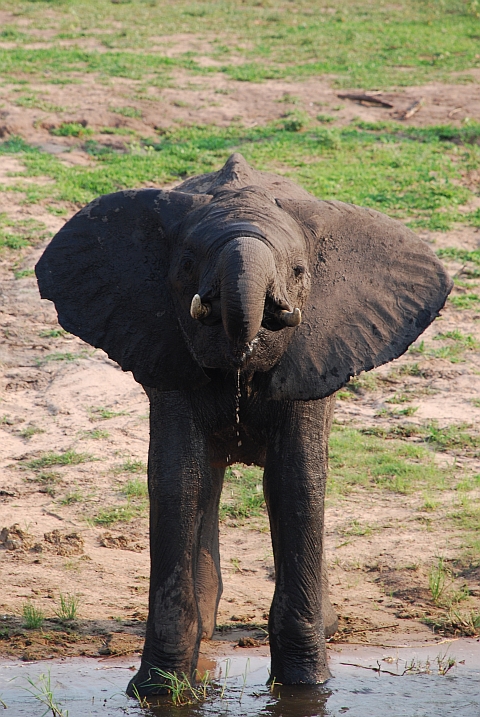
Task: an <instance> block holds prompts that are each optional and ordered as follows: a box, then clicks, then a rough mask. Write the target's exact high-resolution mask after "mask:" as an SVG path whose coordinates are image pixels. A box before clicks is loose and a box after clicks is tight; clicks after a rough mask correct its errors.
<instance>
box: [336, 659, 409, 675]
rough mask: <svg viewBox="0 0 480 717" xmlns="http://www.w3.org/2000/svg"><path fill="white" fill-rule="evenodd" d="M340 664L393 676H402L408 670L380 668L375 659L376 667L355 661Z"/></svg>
mask: <svg viewBox="0 0 480 717" xmlns="http://www.w3.org/2000/svg"><path fill="white" fill-rule="evenodd" d="M340 664H341V665H348V666H349V667H360V668H361V669H362V670H371V671H372V672H376V673H377V674H378V675H380V674H382V675H392V676H393V677H403V676H404V675H405V674H406V672H408V670H407V669H405V670H404V671H403V672H392V671H391V670H382V668H381V667H380V663H379V662H378V660H377V665H378V667H367V666H366V665H357V664H356V663H355V662H341V663H340Z"/></svg>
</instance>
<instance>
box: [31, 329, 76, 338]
mask: <svg viewBox="0 0 480 717" xmlns="http://www.w3.org/2000/svg"><path fill="white" fill-rule="evenodd" d="M38 335H39V336H41V338H42V339H58V338H60V337H62V336H68V335H69V334H68V331H65V329H43V331H40V333H39V334H38Z"/></svg>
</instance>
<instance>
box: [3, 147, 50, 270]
mask: <svg viewBox="0 0 480 717" xmlns="http://www.w3.org/2000/svg"><path fill="white" fill-rule="evenodd" d="M0 153H1V150H0ZM49 236H51V234H50V232H48V231H47V229H46V227H45V224H43V223H42V222H38V221H36V220H35V219H22V220H15V219H11V218H10V217H9V216H8V215H7V214H5V213H1V214H0V251H1V250H2V249H3V248H5V249H14V250H18V249H23V248H24V247H27V246H32V245H35V244H38V243H39V242H41V241H43V240H44V239H46V238H47V237H49ZM27 272H28V273H27ZM30 273H31V270H26V271H25V272H19V275H18V276H17V274H16V275H15V278H20V276H30Z"/></svg>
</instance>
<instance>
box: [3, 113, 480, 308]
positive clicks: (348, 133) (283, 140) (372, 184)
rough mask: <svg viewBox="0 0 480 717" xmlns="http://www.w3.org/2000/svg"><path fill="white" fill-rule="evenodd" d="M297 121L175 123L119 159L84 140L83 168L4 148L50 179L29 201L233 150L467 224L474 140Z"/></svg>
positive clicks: (398, 207)
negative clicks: (465, 174)
mask: <svg viewBox="0 0 480 717" xmlns="http://www.w3.org/2000/svg"><path fill="white" fill-rule="evenodd" d="M288 122H290V124H288ZM298 122H299V120H298V118H297V119H295V118H294V119H293V120H288V121H287V120H283V121H282V122H275V123H271V124H269V125H266V126H261V127H254V128H251V129H245V128H243V127H241V126H238V125H235V124H233V125H231V126H230V127H227V128H221V127H213V126H204V127H181V128H178V127H177V128H173V129H171V130H169V131H167V132H166V133H165V134H164V135H162V136H161V137H159V139H158V141H155V140H152V139H148V140H142V141H140V142H139V141H137V140H135V141H131V142H130V143H127V144H125V150H124V152H123V153H119V152H118V151H113V150H112V148H111V147H109V146H104V145H101V144H99V143H98V142H94V141H93V140H89V141H88V142H87V144H86V145H85V149H87V151H88V152H89V153H90V154H91V156H92V161H93V166H89V167H84V166H75V167H69V166H67V165H65V164H64V163H63V162H62V161H60V160H59V159H58V158H57V157H55V156H52V155H50V154H48V153H46V152H41V151H40V150H38V149H36V148H33V147H29V146H27V145H25V144H24V143H22V142H21V141H20V140H17V141H14V140H12V139H10V140H7V141H5V142H3V144H2V143H0V152H1V151H3V152H7V153H8V152H10V153H17V154H18V153H20V156H21V159H22V162H24V164H25V166H26V170H25V173H26V175H28V176H31V177H35V176H47V177H50V178H51V179H52V180H53V182H52V183H51V184H50V185H44V186H42V187H35V186H33V185H28V186H26V185H22V184H19V185H18V189H19V191H20V190H22V191H25V192H26V193H27V198H26V201H27V202H28V201H34V202H37V201H39V200H40V195H39V194H38V192H40V194H41V195H42V196H43V195H45V196H47V195H48V196H50V198H51V199H54V200H57V201H62V202H65V201H67V202H73V203H74V204H76V205H81V204H85V203H86V202H88V201H90V200H92V199H93V198H94V197H96V196H98V195H100V194H106V193H108V192H113V191H116V190H119V189H122V188H131V187H135V186H142V184H145V183H147V182H148V183H150V182H154V183H158V184H164V183H166V182H170V181H173V180H176V179H177V180H178V179H179V178H182V177H185V176H187V175H193V174H197V173H202V172H208V171H212V170H214V169H218V167H220V166H221V165H222V163H223V162H224V161H225V160H226V158H227V157H228V155H229V154H230V153H231V152H233V151H237V150H238V151H241V152H243V153H244V155H245V157H246V158H247V160H248V161H250V162H251V163H252V164H253V165H254V166H256V167H257V168H259V169H264V170H270V171H277V172H278V171H281V172H282V173H283V174H285V175H287V176H288V177H290V178H291V179H293V180H295V181H297V182H299V183H300V184H301V185H302V186H304V187H305V188H306V189H307V190H309V191H311V192H312V193H313V194H315V195H316V196H319V197H321V198H324V199H332V198H335V199H339V200H342V201H348V202H353V203H355V204H360V205H363V206H368V207H372V208H374V209H377V210H379V211H384V212H387V213H388V214H390V215H392V216H396V217H398V218H403V219H410V220H411V222H412V223H413V225H415V226H428V227H430V228H432V229H434V228H442V229H447V228H448V227H449V226H450V225H451V224H452V222H454V221H457V220H462V221H463V222H467V223H468V222H470V221H473V220H472V218H471V216H470V215H468V214H461V213H460V212H459V210H458V207H459V206H460V205H462V204H464V203H465V202H467V201H468V200H469V199H470V198H471V197H472V196H473V194H472V192H471V190H470V189H468V188H467V187H465V186H463V185H462V183H461V182H462V171H466V170H467V169H468V168H469V167H471V166H473V165H474V164H475V163H477V162H478V161H479V160H480V148H479V147H478V146H477V145H476V144H475V145H469V144H461V145H460V146H458V145H457V144H454V143H453V142H452V141H451V140H450V139H439V135H438V133H436V134H435V133H432V132H431V133H430V134H426V133H425V134H424V135H421V136H419V135H418V132H417V133H410V134H409V133H408V132H405V130H404V128H403V127H402V128H400V127H399V126H398V125H395V124H392V123H383V124H382V123H377V124H375V125H368V128H364V127H359V126H355V125H350V126H348V127H344V128H325V127H321V126H318V124H311V125H310V126H308V127H307V126H306V127H305V128H304V129H303V131H298V128H297V129H296V128H295V127H297V124H295V123H298ZM292 123H293V124H295V127H294V126H293V124H292ZM479 128H480V125H479ZM479 135H480V129H479ZM13 188H14V189H15V185H13ZM42 192H43V194H42ZM455 298H458V297H454V299H455Z"/></svg>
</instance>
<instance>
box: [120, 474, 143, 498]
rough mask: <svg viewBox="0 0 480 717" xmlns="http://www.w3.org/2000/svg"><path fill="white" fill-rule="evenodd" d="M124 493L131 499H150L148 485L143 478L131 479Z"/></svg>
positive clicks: (123, 490)
mask: <svg viewBox="0 0 480 717" xmlns="http://www.w3.org/2000/svg"><path fill="white" fill-rule="evenodd" d="M122 493H123V494H124V495H125V496H126V497H127V498H129V499H132V498H142V499H144V498H148V485H147V482H146V481H145V480H142V479H141V478H131V479H130V480H128V481H127V482H126V483H125V485H124V486H123V488H122Z"/></svg>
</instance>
